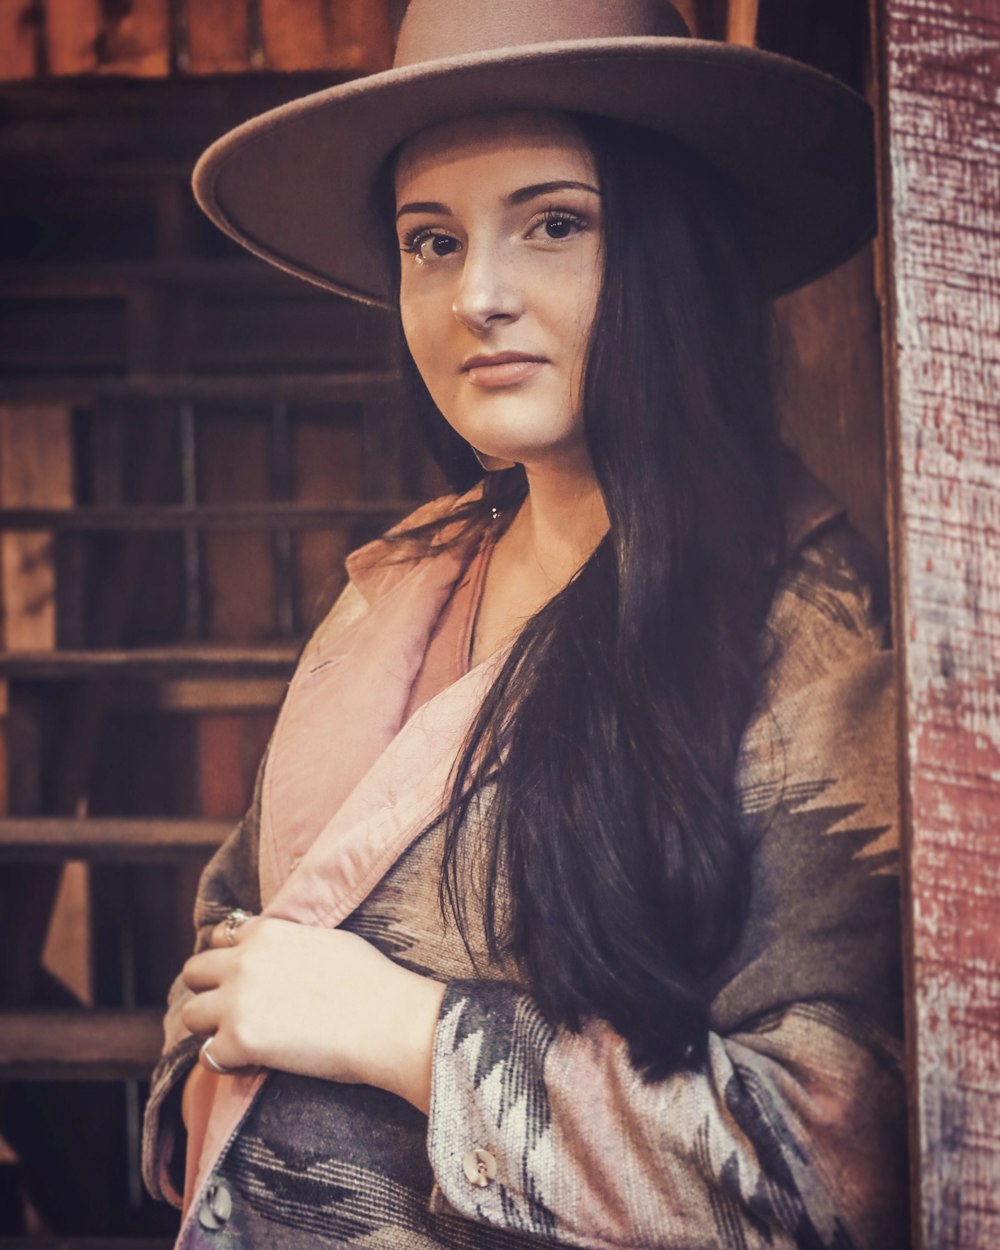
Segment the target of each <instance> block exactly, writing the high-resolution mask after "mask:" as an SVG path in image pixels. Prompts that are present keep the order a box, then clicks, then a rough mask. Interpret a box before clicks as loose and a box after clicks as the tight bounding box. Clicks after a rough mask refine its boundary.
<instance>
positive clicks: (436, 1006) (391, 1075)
mask: <svg viewBox="0 0 1000 1250" xmlns="http://www.w3.org/2000/svg"><path fill="white" fill-rule="evenodd" d="M394 971H395V976H394V979H393V982H392V983H390V985H389V986H388V987H387V993H386V995H385V1000H384V1001H385V1005H386V1012H385V1017H384V1022H383V1033H382V1038H381V1041H382V1043H383V1046H382V1052H383V1058H382V1062H381V1064H380V1065H379V1068H380V1070H379V1071H378V1072H377V1073H376V1078H375V1080H373V1082H372V1083H373V1084H376V1085H378V1086H380V1087H381V1088H382V1089H385V1090H388V1091H389V1092H390V1093H392V1094H396V1095H398V1096H399V1097H400V1098H405V1099H406V1101H407V1102H409V1103H411V1104H412V1105H413V1106H414V1107H416V1108H417V1109H418V1110H419V1111H423V1112H424V1114H425V1115H426V1114H427V1113H428V1111H429V1110H430V1097H431V1061H432V1058H433V1054H434V1035H435V1033H436V1031H437V1022H438V1016H439V1014H440V1011H441V1001H442V999H443V998H444V992H445V988H446V987H445V985H444V983H443V982H441V981H435V980H433V978H431V977H426V976H421V975H420V974H419V973H417V972H411V971H409V969H407V968H402V967H400V966H399V965H398V964H395V965H394Z"/></svg>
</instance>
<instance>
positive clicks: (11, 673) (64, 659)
mask: <svg viewBox="0 0 1000 1250" xmlns="http://www.w3.org/2000/svg"><path fill="white" fill-rule="evenodd" d="M297 655H298V647H296V646H295V645H292V644H288V643H280V644H275V645H269V646H267V645H265V646H236V647H234V646H226V647H221V646H211V645H202V646H181V647H135V648H132V649H130V650H127V651H121V650H116V649H113V648H110V647H109V648H106V649H103V650H98V651H22V652H18V653H13V654H12V653H7V654H4V655H0V676H4V677H7V678H21V679H25V678H34V679H39V678H41V679H47V680H53V679H54V680H66V679H68V678H76V677H100V678H106V677H118V676H122V677H125V676H128V677H140V676H141V677H147V678H158V677H175V676H186V675H197V674H203V675H205V676H213V677H223V676H228V677H274V676H277V675H279V674H287V673H289V672H290V671H291V668H292V665H293V664H294V662H295V657H296V656H297Z"/></svg>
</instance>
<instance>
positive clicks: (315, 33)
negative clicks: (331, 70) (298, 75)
mask: <svg viewBox="0 0 1000 1250" xmlns="http://www.w3.org/2000/svg"><path fill="white" fill-rule="evenodd" d="M260 24H261V30H262V32H263V35H264V56H265V60H266V64H267V68H268V69H276V70H296V69H321V68H323V67H324V66H326V65H327V64H328V61H329V48H330V9H329V5H327V4H326V3H324V0H260Z"/></svg>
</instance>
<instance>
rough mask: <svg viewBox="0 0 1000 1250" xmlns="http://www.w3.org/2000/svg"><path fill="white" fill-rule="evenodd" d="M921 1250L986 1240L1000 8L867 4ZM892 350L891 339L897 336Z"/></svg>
mask: <svg viewBox="0 0 1000 1250" xmlns="http://www.w3.org/2000/svg"><path fill="white" fill-rule="evenodd" d="M878 15H879V18H880V19H881V22H882V26H881V31H882V34H881V39H882V41H883V43H884V68H885V75H884V81H883V82H882V83H881V97H882V98H881V104H882V118H881V121H882V130H883V133H882V137H883V148H884V154H883V160H884V163H885V164H886V165H887V167H888V168H887V173H888V181H889V184H890V186H889V190H890V194H891V205H890V206H889V213H888V220H889V226H890V230H891V236H892V237H891V244H892V248H891V255H892V258H893V271H892V273H891V274H890V275H889V276H888V284H887V288H886V289H887V291H888V292H889V298H890V301H891V309H890V311H891V314H892V320H891V327H892V330H891V339H892V340H894V341H893V342H891V343H890V351H889V356H890V362H892V360H894V361H895V366H896V372H895V375H894V376H892V377H891V378H890V382H891V385H892V387H893V390H894V395H893V399H894V404H893V407H894V409H895V414H894V415H895V422H896V440H895V442H896V453H897V454H896V471H897V474H898V480H897V488H898V489H897V508H898V515H897V532H896V552H897V556H898V564H899V568H898V570H897V576H898V587H897V588H898V596H897V599H898V607H899V611H900V614H901V624H902V628H900V630H899V636H900V637H901V638H902V639H903V640H904V656H903V660H904V668H905V687H906V695H907V698H906V704H907V706H906V722H907V726H906V727H907V733H906V738H905V742H906V753H907V759H906V775H907V791H908V792H907V795H906V798H907V805H908V809H909V816H910V829H909V839H908V840H909V849H910V855H909V887H910V895H911V902H912V914H911V916H910V936H911V939H912V953H913V967H912V977H911V989H912V1003H911V1020H912V1021H913V1022H914V1025H915V1037H914V1038H913V1039H912V1041H913V1044H914V1049H913V1054H914V1057H915V1068H914V1071H913V1074H912V1085H913V1094H914V1102H913V1106H914V1113H915V1119H916V1130H917V1131H916V1134H915V1143H916V1148H917V1151H918V1159H917V1161H916V1162H917V1167H918V1173H919V1185H918V1196H919V1206H920V1209H919V1212H918V1218H917V1221H916V1227H917V1230H918V1236H919V1238H920V1242H921V1245H922V1246H923V1247H924V1250H953V1248H954V1250H997V1247H1000V686H998V679H997V674H998V670H1000V658H998V657H1000V492H998V490H997V483H998V480H1000V341H998V336H997V333H996V330H997V325H998V323H1000V313H998V310H1000V261H998V255H1000V246H998V242H1000V194H998V187H1000V98H998V91H997V84H998V83H1000V8H998V6H997V5H996V3H995V0H881V4H880V6H879V14H878ZM893 349H895V350H893Z"/></svg>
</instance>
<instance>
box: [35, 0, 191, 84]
mask: <svg viewBox="0 0 1000 1250" xmlns="http://www.w3.org/2000/svg"><path fill="white" fill-rule="evenodd" d="M45 34H46V44H47V47H48V57H49V69H50V70H51V72H52V73H53V74H92V73H98V72H100V73H112V74H133V75H137V76H139V77H163V76H164V75H166V74H167V73H168V71H169V69H170V23H169V11H168V0H118V2H116V3H114V4H109V3H107V0H45Z"/></svg>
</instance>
